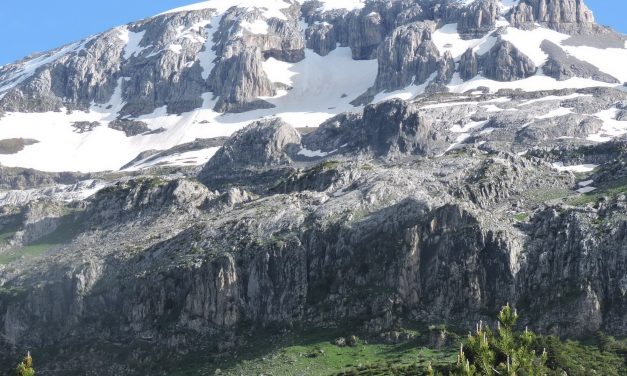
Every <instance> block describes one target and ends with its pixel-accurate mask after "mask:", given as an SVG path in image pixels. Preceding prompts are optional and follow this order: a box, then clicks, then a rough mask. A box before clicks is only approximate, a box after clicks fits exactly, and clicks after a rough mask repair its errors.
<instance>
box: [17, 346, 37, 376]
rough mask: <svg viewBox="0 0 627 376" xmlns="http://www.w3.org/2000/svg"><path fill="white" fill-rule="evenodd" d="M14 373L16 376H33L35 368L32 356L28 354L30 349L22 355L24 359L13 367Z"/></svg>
mask: <svg viewBox="0 0 627 376" xmlns="http://www.w3.org/2000/svg"><path fill="white" fill-rule="evenodd" d="M15 374H16V375H17V376H34V375H35V370H34V369H33V358H32V357H31V356H30V351H29V352H28V354H27V355H26V356H25V357H24V360H22V362H21V363H20V364H18V365H17V368H16V369H15Z"/></svg>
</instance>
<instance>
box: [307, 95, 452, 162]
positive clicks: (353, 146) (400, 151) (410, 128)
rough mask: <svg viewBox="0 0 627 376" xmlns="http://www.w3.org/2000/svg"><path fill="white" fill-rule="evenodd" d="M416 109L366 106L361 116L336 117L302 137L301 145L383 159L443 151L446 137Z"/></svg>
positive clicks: (399, 103) (394, 104)
mask: <svg viewBox="0 0 627 376" xmlns="http://www.w3.org/2000/svg"><path fill="white" fill-rule="evenodd" d="M419 109H420V106H417V105H412V104H408V103H407V102H404V101H401V100H392V101H388V102H383V103H380V104H377V105H369V106H366V108H365V109H364V112H363V115H361V114H359V115H358V114H353V115H339V116H337V117H335V118H333V119H330V120H329V121H327V122H325V123H324V124H322V125H321V126H320V128H319V130H317V131H315V132H312V133H310V134H307V135H305V136H303V145H304V146H305V147H306V148H307V149H309V150H323V151H328V150H332V149H335V150H341V151H342V152H344V153H347V152H355V153H367V154H371V155H373V156H375V157H385V158H395V157H398V156H401V155H433V154H435V153H437V152H440V151H443V150H444V149H445V145H446V136H445V135H444V132H443V129H441V125H440V124H436V121H435V119H434V118H433V117H432V116H431V114H426V113H423V112H421V111H420V110H419ZM444 126H445V125H444Z"/></svg>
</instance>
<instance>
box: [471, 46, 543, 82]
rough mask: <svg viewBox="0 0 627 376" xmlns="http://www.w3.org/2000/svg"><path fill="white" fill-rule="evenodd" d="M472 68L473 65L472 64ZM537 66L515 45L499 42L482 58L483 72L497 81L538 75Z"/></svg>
mask: <svg viewBox="0 0 627 376" xmlns="http://www.w3.org/2000/svg"><path fill="white" fill-rule="evenodd" d="M471 67H472V64H471ZM536 70H537V68H536V66H535V64H534V63H533V61H531V59H529V58H528V57H527V56H526V55H525V54H523V53H522V52H520V51H519V50H518V49H517V48H516V47H515V46H514V45H513V44H511V43H510V42H508V41H505V40H502V39H501V40H499V41H497V42H496V44H495V45H494V47H492V49H490V51H489V52H487V53H486V54H485V55H483V56H481V72H482V73H483V75H484V76H485V77H487V78H490V79H493V80H497V81H515V80H521V79H524V78H527V77H530V76H533V75H534V74H535V73H536Z"/></svg>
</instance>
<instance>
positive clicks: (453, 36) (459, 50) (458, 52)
mask: <svg viewBox="0 0 627 376" xmlns="http://www.w3.org/2000/svg"><path fill="white" fill-rule="evenodd" d="M431 40H432V41H433V43H434V44H435V45H436V47H437V48H438V50H439V51H440V53H442V54H443V53H444V52H445V51H450V52H451V55H453V59H454V60H455V61H459V58H460V57H461V56H462V55H463V54H464V52H466V50H467V49H469V48H471V49H472V50H473V51H475V53H477V54H478V55H482V54H484V53H486V52H488V51H489V50H490V49H491V48H492V47H493V46H494V45H495V44H496V38H495V37H493V36H492V35H486V36H485V37H483V38H480V39H470V40H464V39H462V38H461V36H460V35H459V33H458V31H457V24H446V25H444V26H442V27H441V28H439V29H437V30H436V31H435V32H434V33H433V35H432V36H431Z"/></svg>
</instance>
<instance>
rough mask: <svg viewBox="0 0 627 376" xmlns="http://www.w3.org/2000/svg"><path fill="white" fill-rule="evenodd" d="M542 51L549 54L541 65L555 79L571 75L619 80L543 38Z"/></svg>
mask: <svg viewBox="0 0 627 376" xmlns="http://www.w3.org/2000/svg"><path fill="white" fill-rule="evenodd" d="M540 47H541V48H542V51H544V52H545V53H546V54H548V55H549V59H548V61H547V62H546V64H545V65H544V66H543V67H542V71H543V72H544V74H546V75H547V76H550V77H553V78H555V79H556V80H560V81H561V80H568V79H569V78H572V77H582V78H592V79H593V80H596V81H602V82H607V83H615V84H618V83H620V81H619V80H618V79H616V78H614V77H612V76H611V75H609V74H607V73H603V72H601V71H600V70H599V68H597V67H595V66H594V65H592V64H590V63H587V62H585V61H581V60H579V59H577V58H575V57H573V56H570V55H568V54H566V52H564V50H562V49H561V48H560V47H559V46H558V45H556V44H555V43H552V42H549V41H548V40H545V41H543V42H542V44H541V45H540Z"/></svg>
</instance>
